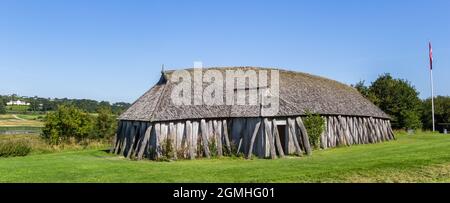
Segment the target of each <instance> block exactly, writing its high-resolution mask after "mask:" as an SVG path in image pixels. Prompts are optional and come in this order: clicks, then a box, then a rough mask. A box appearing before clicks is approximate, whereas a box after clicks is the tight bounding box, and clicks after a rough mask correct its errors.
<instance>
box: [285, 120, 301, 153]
mask: <svg viewBox="0 0 450 203" xmlns="http://www.w3.org/2000/svg"><path fill="white" fill-rule="evenodd" d="M287 121H288V126H289V128H288V133H289V136H290V139H291V140H293V142H294V146H295V153H296V154H297V156H302V150H301V148H300V142H299V140H298V139H297V134H296V127H295V121H294V119H292V118H288V120H287Z"/></svg>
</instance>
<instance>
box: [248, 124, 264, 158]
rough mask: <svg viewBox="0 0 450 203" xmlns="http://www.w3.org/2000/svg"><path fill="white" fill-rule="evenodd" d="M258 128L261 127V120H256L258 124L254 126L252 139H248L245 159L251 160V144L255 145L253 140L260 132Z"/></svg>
mask: <svg viewBox="0 0 450 203" xmlns="http://www.w3.org/2000/svg"><path fill="white" fill-rule="evenodd" d="M260 126H261V120H258V122H257V123H256V125H255V129H254V130H253V133H252V137H251V139H250V147H249V149H250V150H248V152H247V159H250V158H252V154H253V144H254V143H255V139H256V135H257V134H258V131H259V130H260Z"/></svg>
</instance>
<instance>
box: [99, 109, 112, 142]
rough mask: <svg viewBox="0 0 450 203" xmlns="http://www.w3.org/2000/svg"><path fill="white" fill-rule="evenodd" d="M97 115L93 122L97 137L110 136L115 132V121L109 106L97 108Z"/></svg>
mask: <svg viewBox="0 0 450 203" xmlns="http://www.w3.org/2000/svg"><path fill="white" fill-rule="evenodd" d="M97 113H98V116H97V120H96V122H95V130H96V136H97V137H98V138H110V137H112V136H113V135H114V133H115V132H116V128H117V125H116V121H115V117H114V116H113V115H112V112H111V108H108V107H102V108H99V109H98V110H97Z"/></svg>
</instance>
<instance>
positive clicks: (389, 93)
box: [354, 73, 422, 129]
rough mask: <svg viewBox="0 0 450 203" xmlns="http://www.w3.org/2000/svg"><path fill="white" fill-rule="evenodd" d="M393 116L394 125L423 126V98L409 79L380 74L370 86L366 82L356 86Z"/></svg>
mask: <svg viewBox="0 0 450 203" xmlns="http://www.w3.org/2000/svg"><path fill="white" fill-rule="evenodd" d="M354 87H355V88H356V89H357V90H358V91H360V92H361V94H362V95H364V96H365V97H367V98H368V99H369V100H370V101H372V102H373V103H374V104H375V105H377V106H378V107H380V109H381V110H383V111H384V112H386V113H387V114H388V115H389V116H391V118H392V127H394V128H405V129H410V128H411V129H417V128H420V127H421V120H420V117H421V103H422V102H421V100H420V99H419V96H418V95H419V93H418V92H417V90H416V89H415V87H414V86H412V85H411V83H410V82H409V81H407V80H403V79H394V78H392V76H391V75H390V74H387V73H386V74H383V75H380V76H379V77H378V78H377V79H376V80H375V81H374V82H372V84H371V85H370V87H365V86H364V82H362V83H361V82H359V83H357V84H356V85H355V86H354Z"/></svg>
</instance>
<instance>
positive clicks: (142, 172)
mask: <svg viewBox="0 0 450 203" xmlns="http://www.w3.org/2000/svg"><path fill="white" fill-rule="evenodd" d="M0 182H450V136H449V135H437V134H430V133H421V134H420V135H406V134H400V135H398V136H397V140H395V141H391V142H386V143H379V144H371V145H359V146H353V147H341V148H336V149H329V150H321V151H314V153H313V155H312V156H311V157H289V158H285V159H277V160H266V159H254V160H244V159H237V158H234V159H233V158H223V159H211V160H193V161H190V160H186V161H174V162H155V161H132V160H127V159H125V158H123V157H120V156H114V155H111V154H108V153H106V152H104V151H101V150H83V151H63V152H59V153H51V154H35V155H30V156H27V157H14V158H0Z"/></svg>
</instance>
